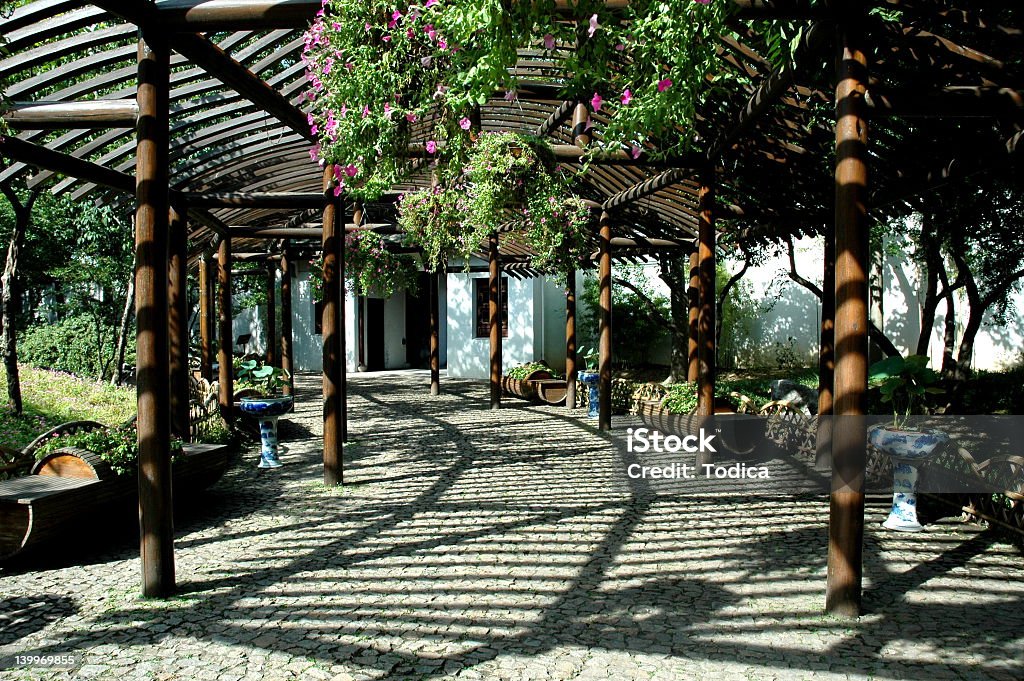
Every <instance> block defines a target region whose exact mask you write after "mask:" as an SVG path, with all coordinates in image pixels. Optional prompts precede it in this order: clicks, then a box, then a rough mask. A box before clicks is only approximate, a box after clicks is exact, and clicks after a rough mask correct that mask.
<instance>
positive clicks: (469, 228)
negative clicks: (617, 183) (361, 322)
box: [398, 132, 591, 272]
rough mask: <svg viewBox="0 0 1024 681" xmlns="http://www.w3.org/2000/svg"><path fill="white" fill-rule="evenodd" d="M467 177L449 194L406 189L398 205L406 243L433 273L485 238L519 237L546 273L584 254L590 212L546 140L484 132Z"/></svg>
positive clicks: (468, 154)
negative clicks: (500, 233) (496, 233)
mask: <svg viewBox="0 0 1024 681" xmlns="http://www.w3.org/2000/svg"><path fill="white" fill-rule="evenodd" d="M465 158H466V161H465V165H464V172H463V174H462V175H461V176H460V177H456V178H455V179H454V182H455V184H454V185H453V186H452V187H451V188H448V189H444V188H438V187H435V188H433V189H425V190H420V191H417V192H411V193H409V194H406V195H404V196H403V197H402V200H401V201H400V202H399V207H398V211H399V219H398V223H399V226H400V227H401V228H402V229H403V230H404V232H405V234H406V241H407V243H410V244H414V245H416V246H418V247H420V248H421V249H423V252H424V258H425V260H426V262H427V264H428V266H429V267H430V268H431V269H433V270H436V269H437V268H438V267H439V266H441V265H443V264H446V263H447V262H448V261H449V260H450V259H452V258H458V259H461V260H462V261H463V262H464V263H466V264H468V263H469V258H470V257H471V256H472V255H473V254H474V253H476V252H478V251H479V250H480V249H481V246H482V244H483V242H484V241H485V239H486V238H487V236H488V234H490V233H491V232H493V231H497V230H499V229H500V230H504V231H512V232H519V233H520V234H521V235H522V237H521V238H522V239H523V240H524V241H525V242H526V243H527V244H528V245H529V246H530V248H531V250H532V251H533V252H534V256H533V258H532V261H531V264H532V266H533V267H534V268H535V269H538V270H540V271H543V272H566V271H567V270H569V269H573V268H575V267H577V266H578V264H579V261H580V259H581V258H582V257H583V256H584V255H585V254H586V251H587V243H588V233H589V227H590V218H591V210H590V206H589V205H588V204H587V202H586V201H584V200H583V199H580V198H579V197H576V196H573V194H572V192H571V190H570V188H569V178H567V177H565V176H564V175H562V174H560V173H559V171H558V166H557V164H556V163H555V159H554V154H553V152H552V150H551V147H550V146H549V145H548V143H547V141H545V140H543V139H541V138H538V137H534V136H532V135H520V134H517V133H510V132H500V133H482V134H480V135H479V136H478V137H477V139H476V141H475V142H474V143H473V144H472V145H471V146H469V147H468V149H467V150H466V151H465Z"/></svg>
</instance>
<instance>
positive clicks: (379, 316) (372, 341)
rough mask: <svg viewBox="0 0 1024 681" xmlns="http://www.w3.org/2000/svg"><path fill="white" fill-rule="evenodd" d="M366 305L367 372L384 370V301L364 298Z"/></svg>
mask: <svg viewBox="0 0 1024 681" xmlns="http://www.w3.org/2000/svg"><path fill="white" fill-rule="evenodd" d="M363 300H364V301H365V303H366V370H367V371H383V370H384V299H383V298H364V299H363Z"/></svg>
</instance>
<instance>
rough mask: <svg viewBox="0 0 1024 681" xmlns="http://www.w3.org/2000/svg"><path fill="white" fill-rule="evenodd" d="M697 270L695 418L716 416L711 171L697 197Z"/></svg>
mask: <svg viewBox="0 0 1024 681" xmlns="http://www.w3.org/2000/svg"><path fill="white" fill-rule="evenodd" d="M697 200H698V203H699V205H698V210H699V211H700V222H699V225H698V240H699V245H698V249H697V270H698V288H699V300H700V310H699V314H698V320H697V335H698V341H697V357H698V364H699V372H698V375H697V414H698V415H699V416H712V415H714V413H715V369H716V366H715V176H714V169H713V168H707V169H705V170H703V171H702V172H701V176H700V189H699V190H698V194H697Z"/></svg>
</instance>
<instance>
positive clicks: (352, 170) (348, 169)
mask: <svg viewBox="0 0 1024 681" xmlns="http://www.w3.org/2000/svg"><path fill="white" fill-rule="evenodd" d="M345 174H346V175H348V176H349V177H355V176H356V175H357V174H359V168H356V167H355V166H354V165H352V164H351V163H349V164H348V165H347V166H345Z"/></svg>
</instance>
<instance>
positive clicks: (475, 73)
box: [302, 0, 817, 198]
mask: <svg viewBox="0 0 1024 681" xmlns="http://www.w3.org/2000/svg"><path fill="white" fill-rule="evenodd" d="M816 4H817V3H816ZM736 11H737V5H736V4H735V3H733V2H730V1H728V0H657V1H655V0H631V2H629V3H628V4H626V5H625V6H623V5H622V3H608V2H605V1H604V0H580V1H579V2H578V3H575V4H574V9H573V11H572V12H571V13H567V12H565V11H558V10H556V7H555V3H554V2H552V1H551V0H539V1H524V2H507V1H505V0H426V1H425V2H424V1H418V2H395V0H325V2H324V7H323V10H322V11H321V12H320V13H319V14H318V16H317V18H316V19H315V21H314V22H313V24H312V26H311V27H310V29H309V30H308V31H307V32H306V35H305V49H304V50H303V54H302V59H303V62H304V64H305V66H306V77H307V80H308V83H309V87H308V88H307V90H306V93H305V96H306V99H307V101H308V103H309V112H310V113H309V124H310V127H311V130H312V131H313V134H314V135H315V136H316V138H317V143H316V145H315V146H314V147H313V148H312V149H311V151H310V154H311V156H312V157H313V159H314V160H317V161H321V162H325V163H333V164H336V167H337V170H336V173H337V177H338V179H339V189H338V191H339V192H341V191H345V192H348V193H349V194H350V195H352V196H353V197H362V198H373V197H375V196H376V195H378V194H379V193H380V192H381V191H383V190H385V189H388V188H390V187H392V186H394V185H395V184H397V183H398V182H400V181H402V180H403V179H404V178H405V177H406V175H407V174H408V173H409V171H411V170H412V169H413V168H420V167H421V165H420V164H419V163H418V162H415V163H414V161H413V159H412V158H410V155H409V154H408V153H407V148H408V145H409V143H410V142H419V143H423V144H426V145H428V146H431V145H432V146H433V147H434V148H433V150H432V151H429V152H428V155H429V156H430V157H431V158H433V159H435V160H439V161H441V164H440V169H441V171H442V172H443V169H444V164H445V162H446V161H447V160H448V157H449V154H455V153H456V152H457V149H455V148H454V147H453V148H451V149H449V146H448V145H445V146H444V147H442V146H440V145H439V142H441V141H444V140H446V139H449V138H450V136H451V132H452V130H455V131H458V129H459V128H462V129H463V130H466V129H468V128H469V127H470V126H469V123H468V120H467V121H466V122H465V124H463V120H464V119H465V112H467V111H469V110H471V109H472V107H474V106H479V105H483V104H486V103H487V102H488V101H489V100H492V99H494V98H495V97H501V96H504V97H505V98H506V99H507V100H509V101H515V100H516V98H517V87H518V79H517V76H516V75H515V74H516V72H517V70H516V68H515V67H516V64H517V62H518V61H519V60H520V58H521V55H524V54H532V55H536V56H537V57H538V58H539V59H541V60H550V61H551V62H553V63H556V64H558V68H557V69H550V70H549V71H548V72H547V73H546V75H541V76H538V75H536V74H535V73H534V72H532V71H531V80H540V81H542V82H545V83H547V84H550V85H555V86H557V87H559V88H560V89H561V91H562V92H561V95H562V97H563V98H564V99H575V100H577V101H587V102H589V103H590V108H591V110H593V111H599V112H601V114H602V116H606V117H607V120H608V123H607V125H605V126H604V127H603V129H602V130H601V136H602V144H600V145H593V147H594V149H595V151H599V150H600V149H601V148H607V147H611V148H615V147H618V148H630V149H632V150H633V152H634V154H636V155H639V154H640V153H654V154H656V155H667V154H675V153H680V152H682V151H686V150H689V149H690V147H692V146H693V145H694V143H695V141H694V140H695V138H694V136H693V135H692V134H691V133H692V130H693V129H694V127H695V123H696V121H697V115H696V112H697V109H698V107H701V106H706V105H707V101H708V94H709V90H716V89H726V90H731V91H734V92H737V93H739V92H741V90H742V87H743V86H744V85H746V84H747V82H748V81H749V78H748V77H747V76H746V75H745V74H743V73H741V72H739V71H737V70H733V69H728V68H723V65H722V62H721V59H720V57H719V55H718V50H719V49H720V38H719V37H720V36H732V35H735V33H734V31H733V29H732V28H731V27H730V22H731V21H733V20H734V19H735V12H736ZM573 15H575V19H576V21H573V20H572V19H573V18H574V17H573ZM757 30H758V34H759V36H760V39H761V41H762V45H761V46H762V48H763V49H766V50H767V52H768V54H769V56H770V57H772V58H773V61H775V64H776V65H779V64H781V63H783V62H784V61H786V60H787V59H788V57H789V55H790V53H791V52H792V50H793V48H794V47H795V46H796V44H797V43H798V37H799V33H800V30H801V29H800V27H799V24H797V23H796V22H785V21H772V22H763V25H759V26H758V29H757ZM764 46H767V48H765V47H764ZM455 126H457V127H455ZM449 141H451V140H449ZM647 142H654V144H653V145H648V144H646V143H647ZM652 146H656V147H657V149H658V152H653V151H651V147H652Z"/></svg>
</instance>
